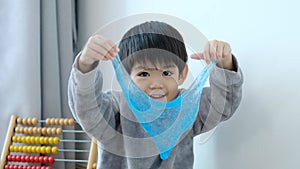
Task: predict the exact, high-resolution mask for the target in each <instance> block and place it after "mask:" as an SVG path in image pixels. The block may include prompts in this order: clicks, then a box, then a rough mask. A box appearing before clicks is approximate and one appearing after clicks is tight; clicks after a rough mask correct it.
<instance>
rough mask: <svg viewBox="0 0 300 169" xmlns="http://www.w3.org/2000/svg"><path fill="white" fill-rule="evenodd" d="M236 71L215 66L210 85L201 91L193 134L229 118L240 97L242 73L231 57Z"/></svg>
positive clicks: (204, 130) (205, 130) (202, 131)
mask: <svg viewBox="0 0 300 169" xmlns="http://www.w3.org/2000/svg"><path fill="white" fill-rule="evenodd" d="M233 63H234V67H235V68H236V71H229V70H224V69H222V68H219V67H216V68H215V69H214V70H213V71H212V73H211V75H210V79H209V82H210V86H209V87H206V88H204V89H203V91H202V95H201V101H200V107H199V113H198V117H197V119H196V121H195V123H194V126H193V130H194V135H198V134H200V133H204V132H207V131H209V130H211V129H213V128H214V127H216V126H217V125H218V124H219V123H220V122H222V121H225V120H227V119H229V118H230V117H231V116H232V115H233V114H234V112H235V111H236V109H237V108H238V106H239V104H240V101H241V99H242V84H243V74H242V71H241V69H240V68H239V66H238V63H237V60H236V58H235V57H233Z"/></svg>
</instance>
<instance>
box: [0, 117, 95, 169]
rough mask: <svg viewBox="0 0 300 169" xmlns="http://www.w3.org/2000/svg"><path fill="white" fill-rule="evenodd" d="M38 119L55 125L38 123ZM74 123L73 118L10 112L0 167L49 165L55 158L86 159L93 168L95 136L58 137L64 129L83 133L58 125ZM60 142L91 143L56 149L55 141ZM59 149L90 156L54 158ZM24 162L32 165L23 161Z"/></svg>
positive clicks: (32, 168)
mask: <svg viewBox="0 0 300 169" xmlns="http://www.w3.org/2000/svg"><path fill="white" fill-rule="evenodd" d="M39 123H45V124H46V125H47V126H55V127H37V125H38V124H39ZM75 123H77V122H76V121H75V120H74V119H72V118H70V119H68V118H47V119H46V120H38V119H37V118H21V117H18V116H15V115H12V117H11V120H10V123H9V127H8V132H7V135H6V138H5V143H4V147H3V150H2V155H1V161H0V162H1V163H0V169H52V167H51V164H54V163H55V162H76V163H87V168H88V169H94V168H96V157H97V144H96V141H95V140H94V139H93V140H92V141H91V140H67V139H65V140H64V139H61V138H60V137H59V136H60V135H62V134H63V133H64V132H75V133H84V131H82V130H63V129H62V127H61V126H74V125H75ZM20 125H22V126H20ZM21 134H23V135H21ZM50 135H52V136H50ZM61 142H79V143H91V146H90V150H70V149H59V148H58V144H59V143H61ZM24 144H26V145H24ZM59 152H86V153H89V159H88V160H78V159H57V158H55V154H57V153H59ZM28 154H33V155H28ZM51 154H52V155H51ZM27 163H29V164H31V165H26V164H27ZM41 165H42V166H41Z"/></svg>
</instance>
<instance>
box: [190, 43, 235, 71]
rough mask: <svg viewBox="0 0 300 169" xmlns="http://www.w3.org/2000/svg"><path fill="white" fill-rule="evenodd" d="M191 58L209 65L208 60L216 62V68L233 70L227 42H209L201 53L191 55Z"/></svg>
mask: <svg viewBox="0 0 300 169" xmlns="http://www.w3.org/2000/svg"><path fill="white" fill-rule="evenodd" d="M191 58H192V59H203V60H205V61H206V63H207V64H209V63H210V60H214V61H216V62H217V66H219V67H221V68H223V69H228V70H234V67H233V62H232V54H231V47H230V45H229V43H227V42H223V41H218V40H213V41H209V42H207V44H206V45H205V48H204V51H203V52H202V53H194V54H192V55H191Z"/></svg>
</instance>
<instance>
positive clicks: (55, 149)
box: [51, 146, 58, 154]
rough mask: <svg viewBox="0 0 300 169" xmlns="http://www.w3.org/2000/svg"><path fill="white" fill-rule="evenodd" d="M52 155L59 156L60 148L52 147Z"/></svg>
mask: <svg viewBox="0 0 300 169" xmlns="http://www.w3.org/2000/svg"><path fill="white" fill-rule="evenodd" d="M51 151H52V154H57V152H58V148H57V147H56V146H54V147H52V150H51Z"/></svg>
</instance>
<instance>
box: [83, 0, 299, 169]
mask: <svg viewBox="0 0 300 169" xmlns="http://www.w3.org/2000/svg"><path fill="white" fill-rule="evenodd" d="M79 5H80V7H79V18H80V21H79V40H80V44H81V45H83V44H84V43H85V41H86V40H87V38H88V36H89V35H91V34H93V33H94V32H95V31H96V30H97V29H98V28H99V27H100V26H103V25H104V24H105V23H108V22H111V21H113V20H116V19H119V18H121V17H124V16H128V15H131V14H139V13H146V12H156V13H163V14H168V15H173V16H176V17H180V18H182V19H184V20H186V21H188V22H189V23H191V24H193V25H194V26H196V27H197V28H198V29H199V30H200V31H202V33H204V34H205V35H206V37H207V38H208V39H221V40H225V41H228V42H230V44H231V46H232V49H233V53H234V54H235V55H236V56H237V57H238V60H239V63H240V66H241V67H242V69H243V71H244V76H245V84H244V89H243V90H244V92H243V100H242V103H241V105H240V107H239V109H238V111H237V112H236V115H235V116H234V117H233V118H232V119H231V120H229V121H228V122H225V123H223V124H221V125H220V126H219V127H218V128H217V130H216V132H215V133H214V134H213V135H212V137H210V139H208V141H206V142H205V144H202V143H201V144H200V143H199V142H201V141H200V140H199V138H198V139H196V143H195V150H196V161H195V168H197V169H198V168H203V169H204V168H205V169H206V168H210V169H240V168H243V169H253V168H255V169H260V168H272V169H282V168H288V169H298V168H300V163H299V158H300V144H299V142H300V136H299V135H298V134H297V133H298V131H299V130H300V123H299V119H300V116H299V115H298V114H299V113H300V108H299V100H298V99H299V98H300V89H299V88H298V87H299V86H300V78H299V74H300V68H299V66H298V64H299V63H300V57H299V56H300V55H299V51H298V50H299V47H298V45H299V44H300V43H299V42H298V41H299V39H300V33H299V32H298V30H300V23H299V19H298V17H297V16H300V12H299V10H298V8H299V6H300V2H298V1H296V0H286V1H284V2H283V1H279V0H265V1H261V0H252V1H250V0H249V1H234V0H227V1H223V0H210V1H208V0H193V1H178V2H176V1H174V0H165V1H161V0H152V1H138V0H135V1H134V0H132V1H129V0H127V1H117V0H111V1H106V2H105V3H103V2H101V1H97V0H89V1H79ZM106 66H107V65H106ZM107 68H109V66H108V67H107Z"/></svg>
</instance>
